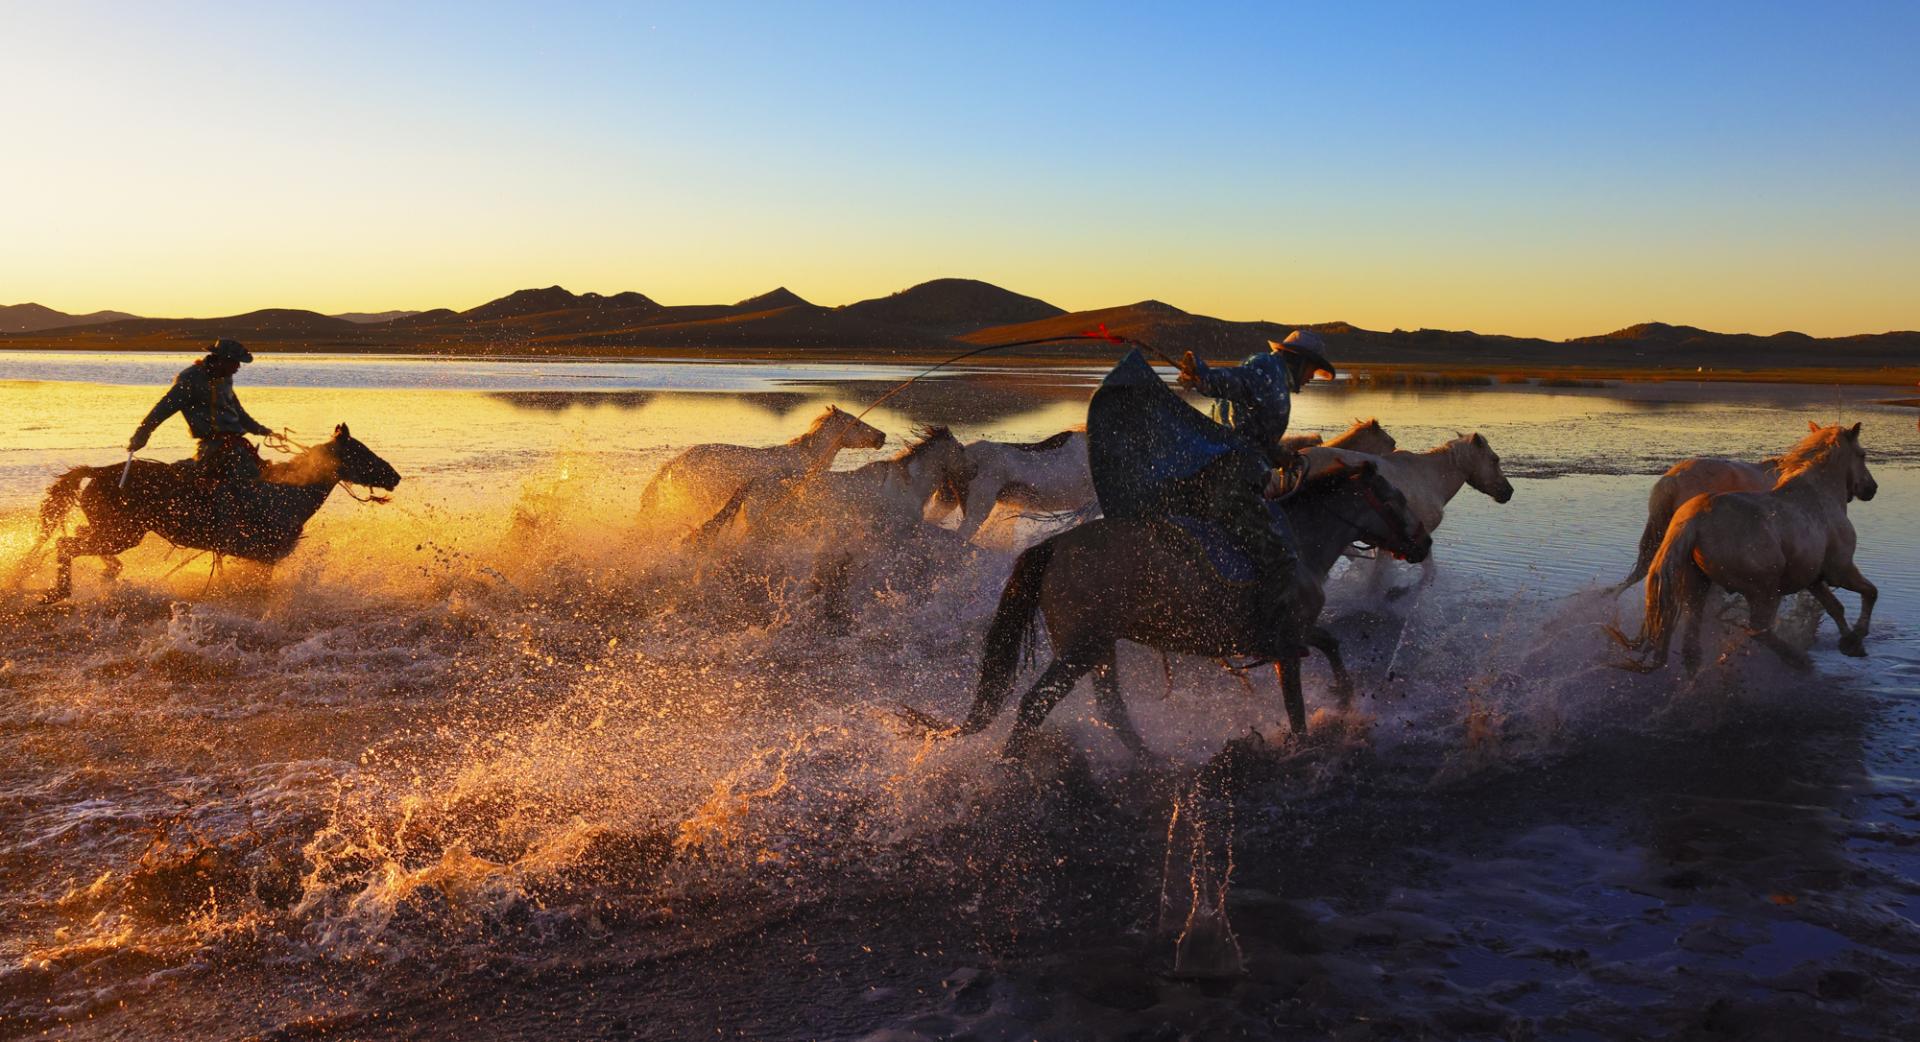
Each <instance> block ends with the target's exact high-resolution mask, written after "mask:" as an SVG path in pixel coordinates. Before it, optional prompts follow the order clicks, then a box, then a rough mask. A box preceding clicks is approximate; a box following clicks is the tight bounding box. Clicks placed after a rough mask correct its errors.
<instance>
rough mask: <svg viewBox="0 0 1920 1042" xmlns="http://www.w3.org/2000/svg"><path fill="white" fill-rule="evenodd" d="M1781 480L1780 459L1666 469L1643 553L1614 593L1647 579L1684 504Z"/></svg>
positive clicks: (1657, 485) (1653, 499)
mask: <svg viewBox="0 0 1920 1042" xmlns="http://www.w3.org/2000/svg"><path fill="white" fill-rule="evenodd" d="M1807 428H1808V429H1809V430H1816V431H1817V430H1819V429H1820V425H1819V424H1817V423H1814V422H1813V421H1811V420H1809V421H1807ZM1779 480H1780V457H1778V456H1775V457H1773V458H1772V459H1765V460H1761V461H1760V462H1758V463H1744V462H1742V461H1740V460H1735V459H1724V458H1721V457H1717V456H1695V457H1693V458H1692V459H1683V460H1681V461H1680V462H1678V463H1675V464H1674V465H1673V466H1671V467H1669V468H1667V472H1666V473H1665V474H1662V475H1660V480H1658V481H1655V482H1654V483H1653V491H1652V492H1649V493H1648V494H1647V523H1646V526H1645V527H1644V528H1642V529H1641V530H1640V551H1639V553H1638V554H1637V555H1636V556H1635V557H1634V559H1633V569H1632V570H1631V571H1629V572H1628V573H1627V577H1626V578H1625V579H1622V580H1620V582H1618V583H1616V584H1615V585H1614V586H1613V588H1612V592H1613V593H1619V592H1620V591H1621V590H1624V589H1626V588H1627V587H1629V586H1632V585H1633V584H1634V583H1637V582H1639V581H1640V580H1642V579H1644V578H1646V577H1647V568H1648V567H1649V566H1650V565H1652V564H1653V555H1654V554H1655V553H1656V552H1658V551H1659V549H1660V541H1661V540H1662V539H1664V538H1666V535H1667V527H1668V526H1669V525H1671V524H1672V523H1673V515H1674V513H1675V512H1677V511H1678V510H1679V509H1680V505H1681V504H1683V503H1685V502H1686V501H1687V500H1689V499H1692V498H1693V497H1695V496H1704V495H1707V494H1708V493H1712V492H1765V491H1766V490H1767V489H1770V488H1772V487H1773V485H1774V482H1777V481H1779Z"/></svg>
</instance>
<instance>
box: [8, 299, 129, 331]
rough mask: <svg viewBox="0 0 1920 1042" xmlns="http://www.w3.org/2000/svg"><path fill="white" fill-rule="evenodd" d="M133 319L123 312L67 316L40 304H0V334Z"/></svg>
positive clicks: (96, 312)
mask: <svg viewBox="0 0 1920 1042" xmlns="http://www.w3.org/2000/svg"><path fill="white" fill-rule="evenodd" d="M134 317H136V316H133V315H129V314H127V313H126V312H124V311H94V312H90V313H88V314H85V315H69V314H67V313H66V312H64V311H55V310H54V309H52V308H50V307H46V306H43V305H40V304H0V333H34V332H38V331H40V330H42V329H62V328H65V327H68V326H85V325H93V324H96V323H100V322H116V321H118V320H120V319H123V318H134Z"/></svg>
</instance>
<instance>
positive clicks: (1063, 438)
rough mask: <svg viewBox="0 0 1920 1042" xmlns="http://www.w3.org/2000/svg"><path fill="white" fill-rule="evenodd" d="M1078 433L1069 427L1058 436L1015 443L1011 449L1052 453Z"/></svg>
mask: <svg viewBox="0 0 1920 1042" xmlns="http://www.w3.org/2000/svg"><path fill="white" fill-rule="evenodd" d="M1078 433H1080V432H1079V431H1077V430H1075V429H1073V428H1071V427H1069V428H1067V429H1066V430H1064V431H1061V432H1060V433H1058V434H1055V435H1053V436H1051V437H1048V438H1042V439H1041V440H1039V441H1029V442H1015V443H1014V446H1013V447H1014V448H1016V449H1019V450H1020V451H1021V452H1052V451H1053V450H1054V449H1057V448H1059V447H1060V446H1062V445H1065V444H1066V443H1067V439H1068V438H1071V437H1073V436H1074V435H1075V434H1078Z"/></svg>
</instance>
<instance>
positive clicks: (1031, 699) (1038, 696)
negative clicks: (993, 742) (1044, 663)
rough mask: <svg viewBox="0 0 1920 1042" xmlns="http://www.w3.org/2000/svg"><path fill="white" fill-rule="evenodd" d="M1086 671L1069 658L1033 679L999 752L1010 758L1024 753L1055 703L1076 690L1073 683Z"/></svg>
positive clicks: (1054, 662) (1013, 758)
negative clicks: (1038, 677)
mask: <svg viewBox="0 0 1920 1042" xmlns="http://www.w3.org/2000/svg"><path fill="white" fill-rule="evenodd" d="M1086 671H1087V667H1086V666H1083V665H1079V664H1077V663H1073V662H1069V661H1067V660H1066V659H1054V660H1053V664H1052V665H1050V666H1048V667H1047V671H1046V672H1045V673H1042V674H1040V679H1039V680H1036V681H1034V682H1033V686H1032V687H1030V688H1028V689H1027V693H1026V695H1025V696H1024V697H1022V698H1021V699H1020V711H1019V712H1018V713H1017V714H1015V716H1014V720H1013V733H1011V734H1009V735H1008V736H1007V747H1006V749H1005V750H1003V751H1002V752H1001V754H1000V755H1001V756H1003V757H1005V758H1006V759H1009V760H1017V759H1020V758H1021V757H1023V756H1025V755H1026V752H1027V747H1028V746H1029V745H1030V744H1031V743H1032V741H1033V734H1034V732H1035V731H1038V730H1039V729H1040V724H1041V722H1042V721H1044V720H1046V718H1047V714H1048V713H1051V712H1053V707H1054V706H1057V705H1059V704H1060V700H1061V699H1063V698H1065V697H1067V692H1069V691H1072V690H1073V685H1074V684H1075V683H1076V682H1078V681H1079V679H1080V677H1081V675H1082V674H1084V673H1085V672H1086Z"/></svg>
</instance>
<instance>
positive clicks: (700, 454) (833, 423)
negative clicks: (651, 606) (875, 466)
mask: <svg viewBox="0 0 1920 1042" xmlns="http://www.w3.org/2000/svg"><path fill="white" fill-rule="evenodd" d="M886 443H887V436H886V434H885V433H884V432H882V431H881V430H880V429H879V428H877V427H873V426H871V425H869V424H867V423H866V422H864V421H862V420H861V419H860V418H859V417H858V416H855V415H854V414H852V413H850V412H847V411H846V410H844V409H842V408H840V407H839V406H837V405H829V406H827V408H826V410H825V411H824V412H822V413H821V414H820V415H819V416H816V417H814V420H813V423H812V424H811V425H810V426H809V427H808V428H807V429H806V431H805V432H804V433H802V434H801V435H800V436H799V437H797V438H794V439H793V440H792V441H789V442H787V443H786V444H784V445H766V446H752V445H725V444H712V445H695V446H693V447H691V448H689V449H687V450H686V451H684V452H682V453H680V454H679V455H678V456H675V457H673V458H672V459H670V460H668V461H667V462H666V463H665V464H663V465H662V466H661V467H660V470H659V471H658V472H656V473H655V474H654V476H653V480H652V481H649V482H647V487H646V490H645V491H643V492H642V493H641V494H640V512H641V514H642V515H644V516H655V515H657V514H658V512H659V510H660V508H661V507H662V506H663V505H665V504H667V503H669V502H671V503H673V505H674V506H675V507H676V508H677V510H678V512H679V513H680V514H681V515H683V516H686V517H710V516H712V515H713V512H714V511H716V510H718V509H720V507H721V506H722V505H723V504H725V503H726V502H727V498H728V497H729V496H731V495H733V494H734V493H735V492H737V491H739V490H740V489H741V488H744V487H746V486H747V485H750V484H753V483H754V482H758V481H779V480H782V479H785V478H794V477H798V476H800V475H802V474H809V473H813V472H816V471H825V470H826V469H827V468H829V467H831V466H833V458H834V457H835V456H837V455H839V454H840V450H841V449H877V448H879V447H880V446H882V445H885V444H886Z"/></svg>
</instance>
